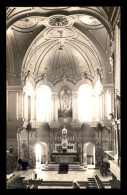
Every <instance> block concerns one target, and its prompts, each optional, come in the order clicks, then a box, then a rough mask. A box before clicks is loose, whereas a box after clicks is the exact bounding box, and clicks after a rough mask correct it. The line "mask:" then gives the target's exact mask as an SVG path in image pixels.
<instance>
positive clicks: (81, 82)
mask: <svg viewBox="0 0 127 195" xmlns="http://www.w3.org/2000/svg"><path fill="white" fill-rule="evenodd" d="M83 84H88V85H89V86H90V87H91V88H93V84H92V82H91V81H90V80H89V79H85V81H84V80H83V79H82V80H80V81H78V82H77V83H76V86H75V88H76V91H78V89H79V87H80V86H81V85H83Z"/></svg>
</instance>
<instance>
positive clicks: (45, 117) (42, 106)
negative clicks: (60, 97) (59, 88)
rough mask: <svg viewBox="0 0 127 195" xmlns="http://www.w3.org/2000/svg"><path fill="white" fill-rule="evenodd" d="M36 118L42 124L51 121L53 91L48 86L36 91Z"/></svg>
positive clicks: (42, 86)
mask: <svg viewBox="0 0 127 195" xmlns="http://www.w3.org/2000/svg"><path fill="white" fill-rule="evenodd" d="M36 118H37V121H41V122H49V121H50V119H51V90H50V88H49V87H48V86H46V85H41V86H40V87H39V88H38V89H37V91H36Z"/></svg>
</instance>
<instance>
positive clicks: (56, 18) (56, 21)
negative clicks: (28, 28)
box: [49, 16, 69, 27]
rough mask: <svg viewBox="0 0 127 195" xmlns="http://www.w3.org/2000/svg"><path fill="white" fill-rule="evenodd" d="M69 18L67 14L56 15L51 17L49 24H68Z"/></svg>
mask: <svg viewBox="0 0 127 195" xmlns="http://www.w3.org/2000/svg"><path fill="white" fill-rule="evenodd" d="M68 23H69V20H68V19H67V18H66V17H65V16H54V17H52V18H50V19H49V24H50V25H51V26H55V27H56V26H66V25H67V24H68Z"/></svg>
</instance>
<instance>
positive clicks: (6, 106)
mask: <svg viewBox="0 0 127 195" xmlns="http://www.w3.org/2000/svg"><path fill="white" fill-rule="evenodd" d="M6 98H7V99H6V120H7V121H8V90H7V95H6Z"/></svg>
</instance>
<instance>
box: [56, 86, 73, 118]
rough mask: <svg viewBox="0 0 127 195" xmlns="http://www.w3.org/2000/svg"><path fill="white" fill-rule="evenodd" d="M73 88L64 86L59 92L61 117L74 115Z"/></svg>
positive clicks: (59, 114)
mask: <svg viewBox="0 0 127 195" xmlns="http://www.w3.org/2000/svg"><path fill="white" fill-rule="evenodd" d="M71 96H72V95H71V90H70V89H69V88H68V87H63V88H62V90H61V91H60V92H59V113H58V116H59V117H64V118H67V117H72V97H71Z"/></svg>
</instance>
